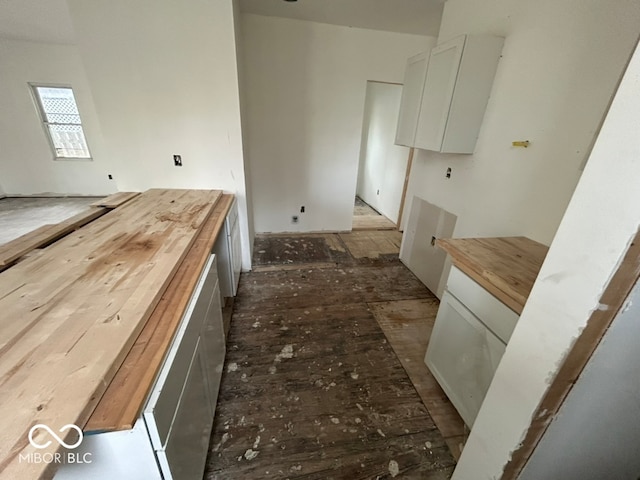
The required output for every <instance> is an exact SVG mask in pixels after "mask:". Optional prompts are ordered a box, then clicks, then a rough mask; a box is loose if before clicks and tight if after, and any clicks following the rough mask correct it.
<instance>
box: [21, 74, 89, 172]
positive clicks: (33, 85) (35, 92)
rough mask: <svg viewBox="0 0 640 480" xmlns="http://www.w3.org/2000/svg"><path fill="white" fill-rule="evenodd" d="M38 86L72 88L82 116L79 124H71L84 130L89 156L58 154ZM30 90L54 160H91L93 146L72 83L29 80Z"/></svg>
mask: <svg viewBox="0 0 640 480" xmlns="http://www.w3.org/2000/svg"><path fill="white" fill-rule="evenodd" d="M38 88H68V89H69V90H71V93H72V94H73V99H74V102H75V104H76V108H77V109H78V116H79V118H80V123H79V124H75V123H74V124H69V125H80V129H81V130H82V135H83V136H84V142H85V145H86V146H87V153H88V154H89V156H88V157H65V156H60V155H58V153H57V151H56V146H55V143H54V141H53V138H52V137H51V132H50V131H49V127H48V126H49V124H50V122H48V121H47V114H46V112H45V110H44V106H43V105H42V101H41V99H40V94H39V93H38ZM29 90H30V91H31V96H32V97H33V101H34V103H35V106H36V110H37V111H38V115H39V117H40V124H41V125H42V129H43V130H44V136H45V137H46V138H47V142H48V143H49V148H50V149H51V153H52V154H53V160H72V161H81V162H82V161H91V160H93V157H92V155H91V148H90V147H89V141H88V140H87V135H86V133H85V129H84V124H83V122H82V115H81V114H80V108H79V106H78V102H77V101H76V100H75V92H74V91H73V87H72V86H71V85H66V84H60V83H31V82H29Z"/></svg>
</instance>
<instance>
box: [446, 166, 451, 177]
mask: <svg viewBox="0 0 640 480" xmlns="http://www.w3.org/2000/svg"><path fill="white" fill-rule="evenodd" d="M446 177H447V178H451V167H449V168H447V174H446Z"/></svg>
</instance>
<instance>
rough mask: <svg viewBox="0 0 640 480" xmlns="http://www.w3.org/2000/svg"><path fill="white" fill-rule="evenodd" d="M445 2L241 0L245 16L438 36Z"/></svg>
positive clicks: (442, 0) (399, 0) (435, 0)
mask: <svg viewBox="0 0 640 480" xmlns="http://www.w3.org/2000/svg"><path fill="white" fill-rule="evenodd" d="M443 7H444V0H297V1H296V2H286V1H284V0H240V8H241V11H242V12H243V13H255V14H258V15H267V16H271V17H286V18H295V19H298V20H308V21H312V22H320V23H329V24H332V25H344V26H349V27H358V28H370V29H373V30H387V31H390V32H399V33H413V34H417V35H431V36H434V37H436V36H438V30H439V28H440V20H441V18H442V9H443Z"/></svg>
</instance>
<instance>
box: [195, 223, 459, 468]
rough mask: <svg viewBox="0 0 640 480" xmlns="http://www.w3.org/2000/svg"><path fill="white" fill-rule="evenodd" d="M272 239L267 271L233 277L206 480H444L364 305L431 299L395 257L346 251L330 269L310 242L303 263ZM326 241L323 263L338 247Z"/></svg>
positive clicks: (423, 421)
mask: <svg viewBox="0 0 640 480" xmlns="http://www.w3.org/2000/svg"><path fill="white" fill-rule="evenodd" d="M279 238H280V240H274V239H273V238H271V239H270V242H271V243H270V244H267V243H264V244H263V245H262V246H259V247H258V248H259V249H264V250H265V252H263V253H260V252H259V251H258V252H257V255H262V257H260V258H261V260H262V261H263V262H264V263H266V264H267V265H268V266H270V267H274V268H273V269H271V268H270V269H269V270H268V271H260V272H251V273H248V274H246V273H245V274H243V275H242V276H241V280H240V289H239V293H238V297H236V301H235V304H234V313H233V317H232V321H231V329H230V332H229V338H228V342H227V360H226V364H225V372H224V375H223V380H222V385H221V389H220V396H219V399H218V407H217V411H216V419H215V425H214V431H213V434H212V438H211V444H210V452H209V458H208V460H207V470H206V474H205V478H207V479H238V478H242V479H249V480H251V479H263V478H269V479H271V478H273V479H280V478H282V479H285V478H292V479H293V478H303V479H349V480H351V479H354V480H357V479H374V478H391V477H395V476H397V478H406V479H434V480H443V479H448V478H450V476H451V473H452V471H453V468H454V466H455V460H454V458H453V457H452V456H451V453H450V452H449V448H448V446H447V443H446V441H445V439H444V437H443V436H442V435H441V433H440V432H439V431H438V429H437V428H436V425H435V424H434V422H433V420H432V418H431V416H430V415H429V413H428V411H427V409H426V408H425V406H424V404H423V403H422V401H421V399H420V397H419V396H418V394H417V392H416V389H415V388H414V386H413V384H412V382H411V380H410V379H409V377H408V376H407V374H406V372H405V370H404V369H403V367H402V365H401V363H400V361H399V360H398V358H397V356H396V354H395V353H394V351H393V349H392V348H391V346H390V344H389V342H388V341H387V339H386V337H385V335H384V333H383V332H382V330H381V329H380V326H379V325H378V323H377V322H376V319H375V317H374V314H373V311H372V309H371V308H370V304H371V302H387V301H395V300H406V299H416V298H417V299H427V298H433V297H432V295H431V293H430V292H429V291H428V290H427V289H426V288H425V287H424V286H423V285H422V284H421V283H420V282H419V281H418V280H417V279H416V278H415V277H414V276H413V274H411V272H409V270H407V269H406V268H405V267H404V266H403V265H401V264H400V263H399V261H398V260H397V255H396V257H395V259H394V260H392V259H391V258H386V259H385V260H384V261H380V260H375V259H362V260H360V259H356V258H354V257H353V256H352V255H351V254H350V253H349V251H348V248H346V247H345V248H343V250H344V251H343V252H342V253H343V254H344V255H346V257H343V258H344V263H340V261H339V262H338V265H335V264H333V265H332V264H331V262H327V261H326V260H327V258H326V255H327V252H326V250H325V247H324V246H322V245H321V243H317V244H315V245H314V249H313V250H314V252H324V253H323V255H324V257H323V255H318V256H315V257H313V258H312V260H317V262H316V263H315V266H314V262H313V261H308V259H307V258H305V256H304V255H299V254H298V252H294V251H293V249H291V248H290V247H287V246H286V245H284V243H288V244H289V245H294V244H293V243H292V242H291V237H279ZM316 238H318V237H316ZM329 238H331V236H330V235H329V236H328V237H325V238H324V241H325V246H327V249H328V255H329V256H331V255H332V254H333V252H335V251H336V249H335V248H334V249H332V248H329V247H328V245H330V244H333V246H334V247H335V245H341V246H342V247H344V243H342V242H341V241H340V240H339V238H337V235H335V236H333V238H331V240H329ZM299 240H300V242H302V241H303V239H302V238H300V239H299ZM304 241H305V242H308V239H306V238H305V239H304ZM336 242H337V243H336ZM299 244H300V243H299ZM268 249H272V251H270V252H269V251H267V250H268ZM285 250H287V251H288V252H289V253H285ZM276 252H278V253H277V254H276ZM271 255H273V256H271ZM275 256H279V257H280V258H279V259H275V258H274V257H275ZM293 256H298V257H299V258H300V261H301V262H304V264H299V265H300V267H301V268H299V269H294V268H293V267H294V266H295V265H296V260H294V261H292V262H288V261H287V260H288V259H292V257H293ZM273 260H278V261H279V262H280V261H282V265H283V267H286V268H283V269H280V270H278V269H276V268H275V265H274V264H272V263H269V262H272V261H273Z"/></svg>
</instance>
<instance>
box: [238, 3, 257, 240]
mask: <svg viewBox="0 0 640 480" xmlns="http://www.w3.org/2000/svg"><path fill="white" fill-rule="evenodd" d="M241 18H242V16H241V13H240V0H233V26H234V31H235V40H236V66H237V69H238V88H239V90H240V98H239V100H240V123H241V125H242V150H243V153H244V155H243V165H244V183H245V193H246V197H247V200H246V202H247V224H248V229H249V252H253V241H254V239H255V228H254V222H253V207H252V205H253V201H252V196H253V193H252V192H253V190H252V183H251V170H250V168H249V138H248V135H247V102H246V101H245V99H244V98H245V97H244V95H243V92H244V88H245V87H244V85H245V72H244V63H243V62H242V58H243V52H244V47H243V45H242V38H243V36H242V21H241Z"/></svg>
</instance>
